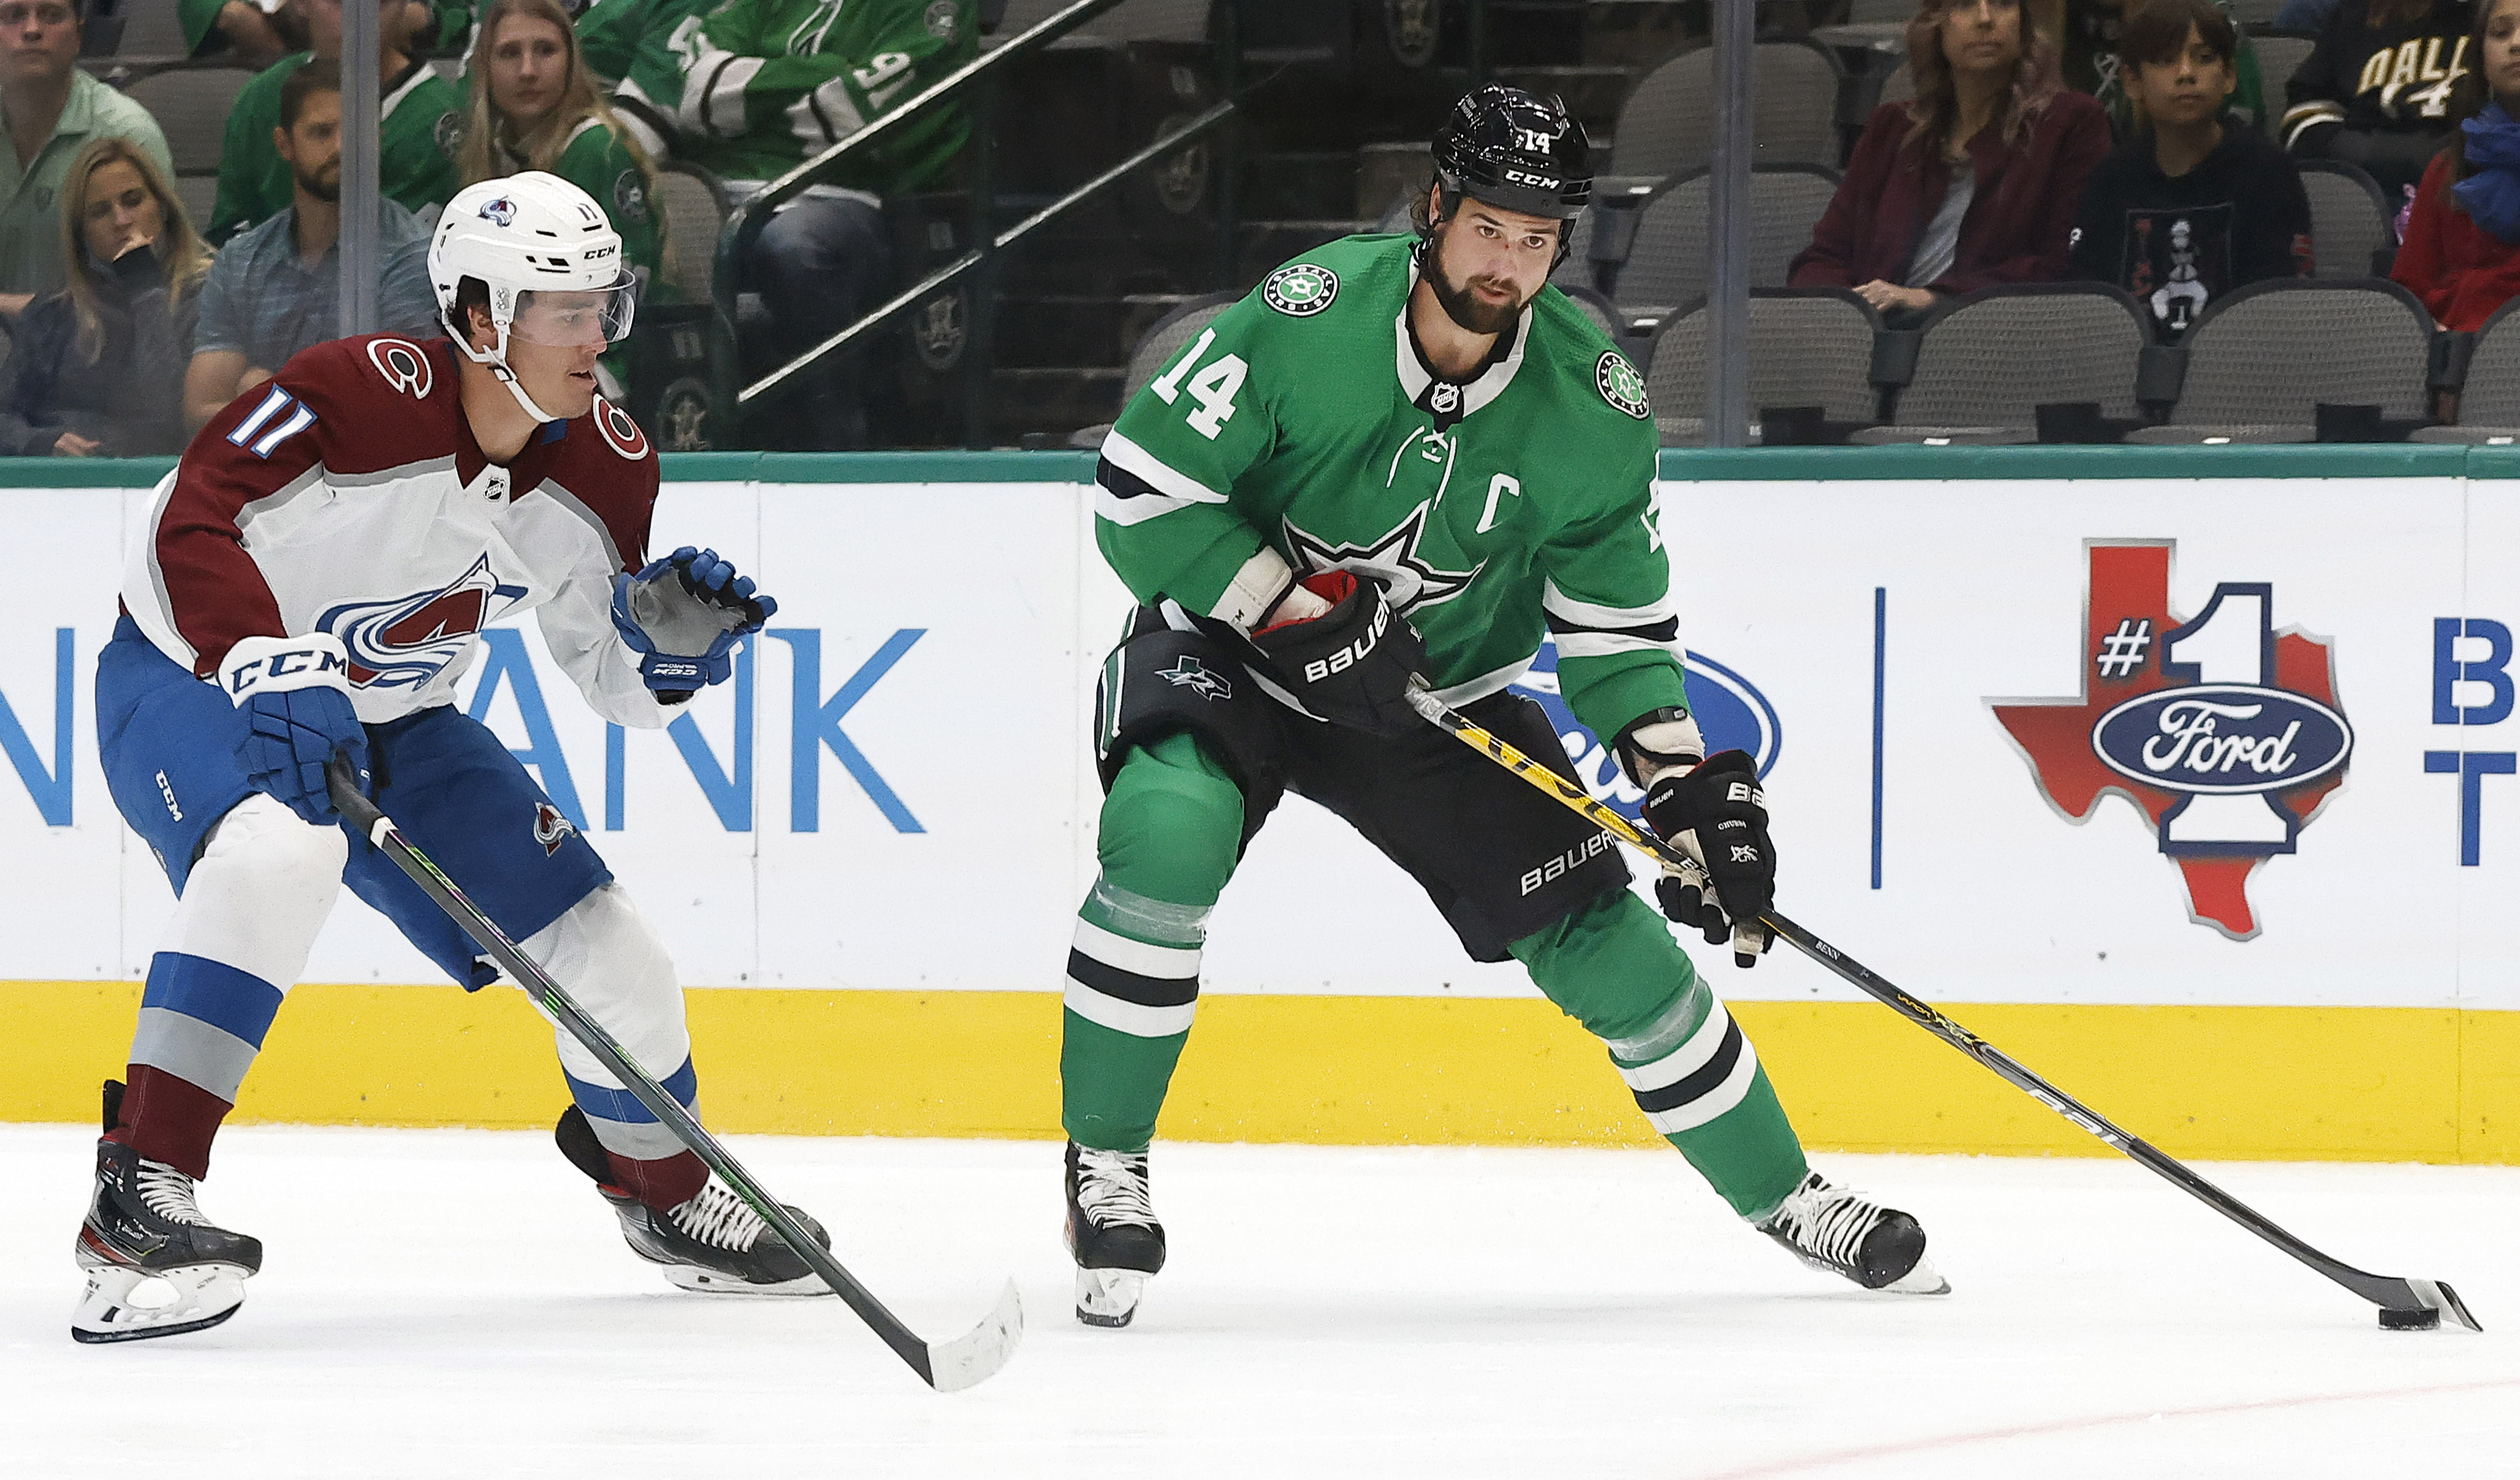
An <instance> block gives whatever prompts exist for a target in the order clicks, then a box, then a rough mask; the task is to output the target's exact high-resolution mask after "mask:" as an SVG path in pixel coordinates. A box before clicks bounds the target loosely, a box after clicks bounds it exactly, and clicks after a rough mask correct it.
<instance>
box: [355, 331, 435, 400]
mask: <svg viewBox="0 0 2520 1480" xmlns="http://www.w3.org/2000/svg"><path fill="white" fill-rule="evenodd" d="M368 363H369V364H371V365H374V366H376V367H377V374H379V375H381V376H383V377H384V378H385V381H386V383H387V384H390V385H391V386H393V388H394V389H396V390H399V391H401V392H403V393H404V394H406V395H409V396H411V397H413V398H414V399H417V400H427V398H428V389H429V386H430V385H432V384H434V383H435V382H436V379H437V377H436V375H435V373H434V372H432V371H431V370H430V369H429V368H428V356H427V355H426V354H423V353H422V352H421V349H420V346H419V345H417V344H414V343H412V342H411V341H410V340H408V339H370V340H369V341H368Z"/></svg>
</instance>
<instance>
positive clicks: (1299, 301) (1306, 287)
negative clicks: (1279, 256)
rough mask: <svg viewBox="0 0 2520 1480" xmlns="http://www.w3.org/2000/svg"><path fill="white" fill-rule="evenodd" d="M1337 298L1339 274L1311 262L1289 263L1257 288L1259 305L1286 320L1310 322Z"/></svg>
mask: <svg viewBox="0 0 2520 1480" xmlns="http://www.w3.org/2000/svg"><path fill="white" fill-rule="evenodd" d="M1337 296H1338V274H1337V273H1334V272H1332V271H1330V270H1329V269H1328V268H1327V267H1320V266H1316V265H1315V264H1313V263H1311V262H1290V263H1288V264H1287V265H1285V266H1284V267H1281V268H1279V269H1278V270H1277V271H1276V272H1273V273H1271V274H1269V281H1267V282H1265V283H1263V284H1261V285H1260V301H1262V302H1264V303H1266V304H1268V305H1269V306H1270V307H1272V308H1274V309H1276V310H1278V311H1279V312H1280V313H1283V314H1284V315H1286V316H1287V317H1289V318H1296V319H1309V318H1311V317H1312V316H1313V315H1315V314H1317V313H1320V312H1321V311H1322V310H1323V309H1325V308H1328V307H1329V306H1330V300H1331V299H1333V298H1336V297H1337Z"/></svg>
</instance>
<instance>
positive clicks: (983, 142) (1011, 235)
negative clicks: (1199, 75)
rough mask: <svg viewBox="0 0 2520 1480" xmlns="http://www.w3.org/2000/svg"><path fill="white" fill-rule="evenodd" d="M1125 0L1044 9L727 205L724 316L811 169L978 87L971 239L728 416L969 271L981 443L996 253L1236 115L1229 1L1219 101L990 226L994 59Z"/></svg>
mask: <svg viewBox="0 0 2520 1480" xmlns="http://www.w3.org/2000/svg"><path fill="white" fill-rule="evenodd" d="M1121 3H1123V0H1077V3H1075V4H1073V5H1070V6H1068V7H1066V8H1065V9H1063V10H1060V11H1058V12H1057V13H1056V14H1054V15H1052V16H1050V17H1049V18H1048V19H1046V20H1044V21H1042V22H1039V23H1038V24H1036V25H1034V26H1033V27H1032V28H1031V29H1029V30H1026V31H1025V32H1023V33H1022V34H1021V35H1019V36H1016V37H1014V38H1012V40H1009V41H1007V42H1005V43H1004V44H1002V45H1000V46H998V47H996V48H995V49H993V50H991V51H989V52H988V53H986V54H984V55H982V56H980V57H978V58H977V59H975V60H973V61H971V62H969V63H967V64H965V65H964V66H962V67H958V68H956V69H955V70H954V71H953V72H951V73H949V74H947V75H946V76H944V77H941V78H939V79H937V81H936V82H934V83H933V84H931V85H930V86H929V87H927V88H926V90H924V91H922V92H921V93H920V94H919V95H918V96H916V97H914V98H912V99H910V100H909V101H908V102H906V103H904V104H902V105H901V106H900V107H899V108H896V109H894V110H892V111H891V112H886V113H884V114H883V115H882V116H880V117H878V118H877V119H876V120H875V121H874V122H872V123H869V124H868V125H867V126H866V127H864V128H862V129H859V130H858V131H857V132H856V133H853V134H851V135H849V136H848V137H847V138H845V139H842V140H840V141H839V142H837V143H835V144H833V145H832V146H831V147H830V148H828V149H826V150H824V151H823V152H822V153H820V154H818V155H816V156H814V157H812V158H810V159H807V160H805V161H804V162H802V163H800V164H798V165H797V166H796V167H795V168H793V169H791V170H789V171H787V173H786V174H784V175H781V176H780V177H779V178H778V179H776V180H773V181H771V182H770V183H769V184H768V185H766V186H764V187H763V188H762V189H761V190H760V191H758V192H756V193H755V194H753V195H752V196H751V197H750V198H748V199H747V200H745V201H744V202H743V203H742V205H741V206H740V207H738V208H737V209H736V210H735V211H734V212H733V213H732V214H730V215H729V216H728V218H727V222H726V226H725V228H724V229H723V230H722V231H721V232H720V234H719V236H718V248H717V261H716V264H715V267H714V270H713V272H712V275H711V279H710V295H711V297H712V298H713V299H715V301H716V304H717V309H718V312H719V313H720V314H722V315H723V316H724V317H725V320H726V322H727V324H728V325H729V326H732V325H734V323H735V322H736V311H737V300H738V298H739V296H740V284H741V281H742V263H743V259H744V256H745V255H746V253H748V252H749V251H750V250H751V247H752V245H753V243H754V242H756V241H757V240H758V239H759V238H760V236H761V233H762V230H763V228H764V227H766V226H767V225H768V224H769V220H770V215H771V212H773V211H775V210H776V209H778V208H779V206H781V205H782V204H785V203H786V202H789V201H792V200H794V199H796V198H797V197H798V196H800V195H802V194H803V193H804V192H805V191H806V190H807V189H808V188H809V187H811V186H812V185H814V184H815V183H816V182H817V181H819V180H821V179H823V178H825V177H827V176H829V175H830V174H832V172H833V171H834V170H835V169H836V168H838V167H839V166H840V165H841V164H842V163H844V162H846V161H847V160H848V159H849V158H850V157H852V156H855V155H857V154H859V153H860V152H862V151H864V150H866V149H869V148H872V147H873V146H875V145H877V144H878V143H880V142H882V141H883V140H884V139H886V138H888V137H890V136H891V135H892V134H894V133H897V132H898V131H900V130H902V129H904V128H907V127H908V126H910V124H911V122H912V121H913V120H915V119H917V118H919V117H921V116H922V115H924V114H926V113H927V112H930V111H931V110H933V109H936V108H938V107H940V106H942V105H943V104H945V103H946V102H948V101H950V100H952V99H954V98H956V97H957V96H958V95H960V94H962V93H963V92H964V91H965V90H966V89H970V88H976V89H977V90H978V91H979V94H980V106H979V107H978V108H977V109H976V110H975V113H976V116H975V118H974V120H973V123H974V126H973V129H972V135H971V137H972V150H973V157H972V159H971V161H970V168H969V171H968V180H967V188H968V194H969V197H970V202H971V205H970V210H971V218H970V235H969V241H970V242H971V244H972V245H971V247H970V248H969V249H967V250H966V251H965V252H964V253H963V254H962V255H961V256H959V257H957V258H955V259H954V260H953V261H951V262H949V263H947V264H945V265H944V266H943V267H940V268H938V269H936V270H935V271H933V272H931V273H929V274H928V275H927V276H926V277H924V278H922V280H920V282H919V283H918V284H916V285H915V286H913V287H911V288H909V289H906V290H904V291H902V292H898V293H896V294H894V295H893V296H892V297H890V298H888V299H886V300H885V301H884V302H883V303H882V304H881V305H879V306H877V308H876V309H874V310H873V311H872V312H870V313H868V314H866V315H865V316H864V317H862V318H860V319H858V320H857V321H856V322H855V323H853V324H850V325H848V326H846V327H845V328H843V329H841V330H839V331H838V332H836V333H834V334H832V336H830V337H828V338H826V339H824V340H823V341H822V342H821V343H819V344H816V345H814V346H813V347H812V348H810V349H807V350H806V351H804V352H803V353H802V354H799V355H797V356H796V357H795V358H794V359H791V360H789V361H787V363H785V364H783V365H781V366H779V367H778V368H777V369H775V370H772V371H770V372H769V373H768V374H766V375H764V376H762V377H761V378H760V379H759V380H756V381H752V382H751V383H749V384H747V385H744V386H743V387H742V389H740V390H738V391H737V392H736V395H735V405H734V407H733V408H732V412H733V416H732V418H731V420H732V421H733V423H734V424H735V426H737V428H738V429H739V432H740V431H741V428H742V423H743V410H744V408H745V407H747V406H750V405H752V404H753V403H755V402H757V401H759V400H760V399H761V398H762V397H763V396H766V395H768V394H769V393H770V392H772V391H773V390H776V389H777V388H778V387H779V386H781V385H783V384H785V383H787V381H790V380H792V379H794V378H795V377H796V376H798V375H800V374H802V373H803V372H804V371H806V370H808V369H810V368H812V367H813V366H815V365H817V364H820V363H821V362H822V361H824V360H825V359H827V358H829V357H830V356H832V355H833V354H836V353H838V352H840V351H841V350H843V349H845V348H847V347H848V346H849V345H851V344H854V343H856V342H858V341H859V340H862V339H865V338H867V337H868V336H872V335H873V334H875V333H876V331H877V330H879V329H882V328H883V327H884V326H886V325H887V324H890V323H891V322H892V321H893V320H894V319H896V318H899V317H900V316H901V315H902V314H904V313H907V312H909V311H910V310H911V309H912V308H914V307H916V306H918V305H919V304H921V303H923V302H925V301H927V300H929V299H931V298H933V297H934V296H935V295H936V294H937V293H938V292H941V291H942V290H944V289H946V288H949V287H952V286H954V285H956V284H958V283H961V282H963V281H965V280H966V279H972V280H975V281H976V282H978V283H979V284H980V285H981V287H982V289H983V292H980V293H976V294H974V306H975V311H974V313H973V314H972V322H971V336H970V339H969V341H968V343H967V345H966V348H965V361H966V365H967V375H968V381H967V386H968V388H967V393H966V395H965V397H964V402H965V406H964V438H963V439H964V443H965V445H967V446H976V445H985V443H986V440H987V438H986V427H987V421H988V383H989V375H990V371H991V369H992V368H993V367H992V363H991V362H992V359H993V353H992V348H993V346H992V344H991V331H990V322H991V312H990V305H989V303H988V301H987V299H988V296H989V295H988V293H987V292H986V291H985V290H986V289H987V287H988V286H990V284H991V283H992V282H993V280H994V278H995V268H996V259H997V257H998V255H999V254H1000V253H1002V252H1004V251H1006V250H1008V249H1009V248H1011V247H1014V246H1015V245H1016V244H1018V243H1020V242H1022V241H1023V240H1024V239H1025V238H1026V237H1029V236H1031V235H1032V234H1033V233H1035V232H1037V231H1039V230H1040V229H1041V228H1043V227H1044V226H1047V225H1049V224H1050V223H1051V222H1053V221H1055V220H1057V218H1059V217H1060V216H1062V215H1064V214H1066V213H1067V212H1069V211H1071V210H1073V209H1075V208H1076V207H1077V206H1079V205H1081V204H1083V203H1084V202H1087V201H1089V200H1091V199H1093V198H1094V197H1095V196H1097V195H1100V194H1101V193H1102V192H1103V191H1105V190H1107V189H1109V188H1110V187H1112V186H1113V185H1116V184H1118V183H1119V182H1120V181H1122V180H1124V179H1126V178H1128V177H1129V176H1130V175H1132V174H1135V173H1137V172H1138V171H1140V170H1144V169H1147V168H1148V167H1149V166H1151V165H1153V164H1155V163H1156V162H1157V161H1159V160H1161V159H1164V158H1165V157H1169V156H1172V155H1176V154H1179V153H1180V152H1181V151H1182V150H1184V149H1186V148H1189V147H1190V146H1191V145H1193V143H1195V142H1196V141H1197V140H1198V139H1200V138H1202V137H1204V136H1205V135H1207V134H1209V133H1211V132H1213V131H1214V130H1216V129H1217V128H1218V127H1219V126H1220V125H1222V124H1223V123H1224V122H1225V121H1226V120H1227V119H1229V118H1232V117H1233V116H1235V114H1236V112H1238V105H1237V100H1236V92H1237V89H1238V81H1239V78H1238V67H1237V56H1238V46H1237V36H1236V27H1235V20H1234V18H1235V10H1236V7H1235V5H1234V4H1232V3H1228V4H1225V5H1221V6H1219V7H1217V10H1216V15H1217V17H1218V18H1219V27H1220V32H1221V33H1220V34H1219V36H1218V37H1217V41H1218V56H1219V70H1220V78H1219V82H1220V88H1221V91H1222V92H1223V94H1224V97H1223V101H1221V102H1219V103H1217V104H1216V105H1215V106H1214V107H1212V108H1209V109H1208V110H1206V111H1205V112H1201V113H1199V114H1198V115H1197V116H1196V117H1194V118H1192V119H1190V120H1189V121H1188V122H1187V123H1185V124H1183V125H1182V126H1181V127H1179V128H1176V129H1173V130H1171V131H1169V132H1166V133H1164V134H1163V135H1162V136H1161V137H1160V138H1158V139H1156V140H1155V141H1154V142H1153V143H1151V144H1149V145H1148V146H1147V147H1145V148H1144V149H1141V150H1139V151H1137V152H1136V153H1134V154H1132V155H1130V156H1129V157H1127V158H1125V159H1123V160H1121V161H1120V162H1119V163H1117V164H1114V165H1112V166H1111V167H1110V168H1108V169H1106V170H1103V171H1102V173H1101V174H1098V175H1096V176H1095V177H1094V178H1093V179H1091V180H1088V181H1086V182H1085V183H1084V184H1082V185H1079V186H1077V187H1076V188H1075V189H1073V190H1070V191H1069V192H1067V193H1066V194H1065V195H1063V196H1060V197H1059V198H1058V199H1057V200H1056V201H1053V202H1051V203H1050V204H1048V205H1046V206H1044V207H1043V208H1041V209H1040V210H1037V211H1035V212H1033V213H1032V214H1031V215H1029V216H1026V217H1025V218H1023V219H1022V220H1021V221H1018V222H1016V223H1015V224H1014V225H1013V226H1012V227H1009V228H1008V229H1007V230H1005V231H1003V232H1000V231H996V230H995V229H994V225H993V214H994V210H995V205H996V192H995V188H994V185H995V182H994V180H993V179H992V175H993V161H994V156H995V153H996V149H995V133H996V122H997V117H996V115H997V109H996V106H995V105H996V93H997V86H998V83H999V81H1000V80H1001V75H1002V72H1001V69H1002V68H1004V67H1011V66H1012V65H1014V64H1015V63H1016V62H1017V61H1018V60H1020V59H1022V58H1026V57H1030V56H1032V55H1034V54H1036V53H1038V52H1040V51H1041V50H1042V49H1043V48H1045V47H1047V46H1049V45H1050V43H1052V42H1054V41H1056V40H1057V39H1059V38H1060V37H1061V36H1064V35H1066V34H1067V33H1069V32H1070V31H1073V30H1074V29H1076V28H1077V27H1078V26H1080V25H1082V24H1084V23H1085V22H1088V21H1091V20H1093V19H1094V18H1095V17H1096V16H1099V15H1101V14H1102V13H1103V12H1105V11H1108V10H1111V9H1112V8H1114V7H1115V6H1118V5H1120V4H1121ZM1226 173H1227V174H1228V175H1230V174H1231V173H1232V163H1231V161H1230V160H1229V162H1228V165H1227V170H1226ZM1232 201H1233V195H1232V189H1231V183H1230V181H1228V182H1226V184H1225V185H1224V188H1223V191H1222V202H1223V204H1222V206H1221V209H1222V212H1223V214H1224V217H1225V219H1224V221H1223V223H1222V224H1223V227H1224V238H1225V246H1224V248H1223V249H1224V252H1225V260H1226V262H1227V263H1228V264H1229V271H1230V264H1231V262H1232V251H1233V239H1234V235H1235V233H1234V221H1233V206H1232Z"/></svg>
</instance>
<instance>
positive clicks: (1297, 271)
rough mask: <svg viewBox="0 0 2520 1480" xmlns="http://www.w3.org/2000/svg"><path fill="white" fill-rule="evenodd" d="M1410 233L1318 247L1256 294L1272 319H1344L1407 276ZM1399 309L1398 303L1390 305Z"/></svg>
mask: <svg viewBox="0 0 2520 1480" xmlns="http://www.w3.org/2000/svg"><path fill="white" fill-rule="evenodd" d="M1410 241H1411V239H1410V238H1407V237H1345V238H1342V239H1340V240H1338V241H1336V242H1330V243H1328V244H1325V245H1324V246H1321V247H1314V248H1313V249H1312V250H1311V251H1308V252H1305V253H1304V254H1303V255H1302V256H1299V257H1297V258H1295V259H1294V260H1293V261H1291V262H1288V263H1287V264H1286V265H1284V266H1283V267H1281V268H1279V269H1278V270H1277V271H1275V272H1273V273H1271V274H1269V276H1267V277H1265V278H1263V279H1261V280H1260V286H1259V288H1257V289H1256V290H1254V291H1253V293H1252V295H1253V296H1254V297H1256V298H1258V299H1259V300H1260V303H1261V304H1262V306H1264V307H1266V308H1268V309H1270V310H1272V313H1271V315H1270V317H1271V318H1273V319H1275V318H1280V317H1283V318H1287V319H1304V320H1316V321H1319V320H1345V319H1350V318H1353V317H1354V316H1355V315H1357V314H1359V313H1368V312H1371V311H1372V310H1371V309H1369V308H1366V307H1364V306H1363V305H1367V304H1374V303H1380V302H1382V301H1383V300H1384V299H1386V298H1390V297H1392V296H1393V295H1394V294H1393V292H1392V290H1393V289H1394V287H1395V285H1396V284H1401V283H1406V282H1407V281H1408V279H1409V244H1410ZM1392 311H1393V312H1397V311H1398V310H1397V309H1396V308H1395V309H1393V310H1392Z"/></svg>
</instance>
